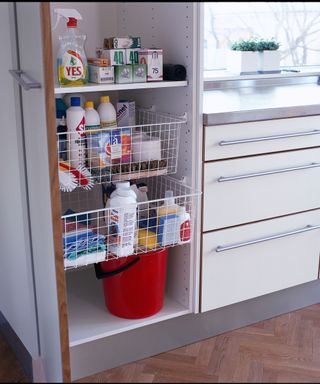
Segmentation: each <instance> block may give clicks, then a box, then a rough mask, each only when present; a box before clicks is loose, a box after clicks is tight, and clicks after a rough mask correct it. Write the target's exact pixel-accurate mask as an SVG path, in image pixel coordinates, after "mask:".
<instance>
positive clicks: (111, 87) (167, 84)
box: [54, 80, 188, 95]
mask: <svg viewBox="0 0 320 384" xmlns="http://www.w3.org/2000/svg"><path fill="white" fill-rule="evenodd" d="M187 85H188V82H187V81H186V80H185V81H155V82H146V83H128V84H95V83H88V84H87V85H85V86H83V87H80V86H77V87H67V86H65V87H60V86H58V85H56V86H55V88H54V93H55V95H61V94H66V93H83V92H104V91H123V90H133V89H153V88H172V87H186V86H187Z"/></svg>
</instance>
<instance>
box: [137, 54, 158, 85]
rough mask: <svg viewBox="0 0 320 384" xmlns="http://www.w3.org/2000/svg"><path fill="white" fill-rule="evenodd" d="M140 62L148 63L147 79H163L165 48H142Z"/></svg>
mask: <svg viewBox="0 0 320 384" xmlns="http://www.w3.org/2000/svg"><path fill="white" fill-rule="evenodd" d="M139 64H147V81H161V80H163V50H162V49H156V48H155V49H141V50H140V52H139Z"/></svg>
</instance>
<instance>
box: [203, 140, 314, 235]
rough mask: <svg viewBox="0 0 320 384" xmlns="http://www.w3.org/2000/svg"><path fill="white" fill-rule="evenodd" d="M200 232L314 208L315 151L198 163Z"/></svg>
mask: <svg viewBox="0 0 320 384" xmlns="http://www.w3.org/2000/svg"><path fill="white" fill-rule="evenodd" d="M203 199H204V210H203V230H204V231H209V230H213V229H219V228H225V227H230V226H234V225H237V224H244V223H249V222H252V221H258V220H262V219H268V218H273V217H276V216H281V215H285V214H289V213H295V212H299V211H300V212H301V211H305V210H308V209H315V208H319V207H320V149H318V148H316V149H308V150H302V151H292V152H287V153H278V154H273V155H263V156H256V157H250V158H242V159H233V160H224V161H219V162H214V163H206V164H205V165H204V188H203Z"/></svg>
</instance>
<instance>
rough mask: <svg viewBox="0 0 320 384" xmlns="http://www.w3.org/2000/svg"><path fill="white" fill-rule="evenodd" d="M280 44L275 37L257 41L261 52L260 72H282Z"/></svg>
mask: <svg viewBox="0 0 320 384" xmlns="http://www.w3.org/2000/svg"><path fill="white" fill-rule="evenodd" d="M279 47H280V44H279V43H278V42H276V41H275V40H274V39H270V40H268V39H260V40H259V41H257V50H258V52H259V73H277V72H280V51H278V49H279Z"/></svg>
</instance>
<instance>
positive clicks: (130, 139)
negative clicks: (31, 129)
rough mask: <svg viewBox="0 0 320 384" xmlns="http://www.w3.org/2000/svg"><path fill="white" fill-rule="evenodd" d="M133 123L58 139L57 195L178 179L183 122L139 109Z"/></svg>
mask: <svg viewBox="0 0 320 384" xmlns="http://www.w3.org/2000/svg"><path fill="white" fill-rule="evenodd" d="M136 120H137V125H134V126H128V127H117V128H116V129H110V128H101V129H98V130H93V129H92V130H84V128H83V129H81V130H79V131H78V132H61V133H57V138H58V139H57V140H58V141H57V147H58V158H59V181H60V189H61V190H62V191H65V192H71V191H72V190H74V189H75V188H76V187H81V188H84V189H91V188H92V186H93V185H94V184H101V183H105V182H111V181H122V180H131V179H139V178H145V177H152V176H160V175H166V174H168V175H169V174H174V173H176V171H177V159H178V149H179V134H180V128H181V125H182V124H183V123H185V122H186V119H184V118H177V117H173V116H171V115H168V114H165V113H160V112H154V111H150V110H143V109H138V110H137V111H136ZM75 141H76V142H77V143H78V145H77V146H75V145H74V142H75Z"/></svg>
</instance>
